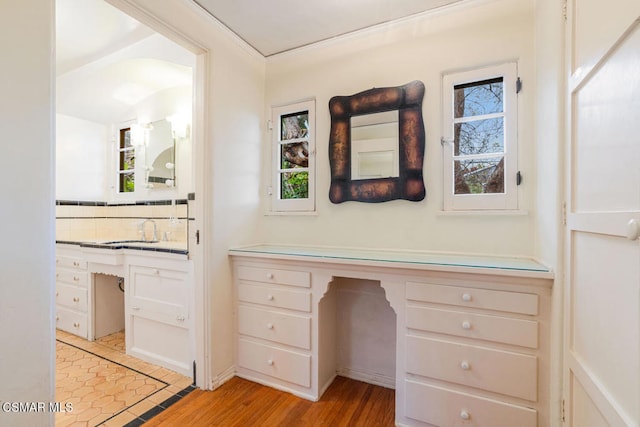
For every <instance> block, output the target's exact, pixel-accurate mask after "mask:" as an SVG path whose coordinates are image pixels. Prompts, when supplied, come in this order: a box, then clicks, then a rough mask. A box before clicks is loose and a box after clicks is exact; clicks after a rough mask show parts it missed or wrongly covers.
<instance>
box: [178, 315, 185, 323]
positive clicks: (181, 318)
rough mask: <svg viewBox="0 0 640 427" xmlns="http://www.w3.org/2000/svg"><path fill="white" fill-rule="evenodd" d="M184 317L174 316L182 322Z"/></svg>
mask: <svg viewBox="0 0 640 427" xmlns="http://www.w3.org/2000/svg"><path fill="white" fill-rule="evenodd" d="M184 319H185V317H184V316H176V320H177V321H179V322H184Z"/></svg>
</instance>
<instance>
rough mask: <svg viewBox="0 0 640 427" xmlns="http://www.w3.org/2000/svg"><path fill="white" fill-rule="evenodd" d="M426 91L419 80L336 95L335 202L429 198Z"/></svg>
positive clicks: (331, 141)
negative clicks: (425, 176)
mask: <svg viewBox="0 0 640 427" xmlns="http://www.w3.org/2000/svg"><path fill="white" fill-rule="evenodd" d="M424 91H425V89H424V84H423V83H422V82H421V81H417V80H416V81H413V82H411V83H407V84H406V85H403V86H396V87H386V88H373V89H369V90H366V91H364V92H360V93H357V94H355V95H351V96H334V97H333V98H331V100H330V101H329V112H330V114H331V134H330V136H329V163H330V166H331V187H330V189H329V199H330V200H331V202H333V203H342V202H346V201H359V202H369V203H376V202H386V201H389V200H395V199H405V200H410V201H416V202H417V201H420V200H423V199H424V197H425V194H426V192H425V187H424V180H423V176H422V168H423V162H424V144H425V131H424V122H423V119H422V99H423V98H424ZM396 112H397V113H396Z"/></svg>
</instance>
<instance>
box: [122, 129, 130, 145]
mask: <svg viewBox="0 0 640 427" xmlns="http://www.w3.org/2000/svg"><path fill="white" fill-rule="evenodd" d="M130 147H132V145H131V129H130V128H127V129H120V148H130Z"/></svg>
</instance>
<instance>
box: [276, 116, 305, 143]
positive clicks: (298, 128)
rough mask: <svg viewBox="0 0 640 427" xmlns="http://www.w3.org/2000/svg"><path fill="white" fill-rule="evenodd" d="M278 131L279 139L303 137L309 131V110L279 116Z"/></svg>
mask: <svg viewBox="0 0 640 427" xmlns="http://www.w3.org/2000/svg"><path fill="white" fill-rule="evenodd" d="M280 131H281V135H280V140H281V141H286V140H289V139H296V138H305V137H306V136H307V135H308V133H309V112H308V111H301V112H298V113H293V114H288V115H286V116H280Z"/></svg>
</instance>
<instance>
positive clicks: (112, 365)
mask: <svg viewBox="0 0 640 427" xmlns="http://www.w3.org/2000/svg"><path fill="white" fill-rule="evenodd" d="M192 382H193V381H192V379H191V378H189V377H185V376H183V375H181V374H178V373H176V372H173V371H170V370H168V369H165V368H161V367H158V366H155V365H152V364H150V363H147V362H144V361H142V360H140V359H136V358H134V357H131V356H128V355H127V354H125V352H124V332H118V333H115V334H112V335H109V336H106V337H104V338H100V339H98V340H95V341H93V342H90V341H87V340H85V339H83V338H80V337H77V336H75V335H72V334H68V333H66V332H63V331H57V332H56V402H60V404H61V405H62V407H63V408H64V407H65V405H70V407H72V408H73V410H72V411H69V412H59V413H57V414H56V427H80V426H82V427H92V426H105V427H122V426H127V427H130V426H131V427H133V426H139V425H141V424H143V423H144V421H148V420H149V419H150V418H151V417H153V416H154V415H156V414H158V413H159V412H161V411H162V410H163V409H165V408H166V407H168V406H169V405H171V404H173V403H175V402H176V401H178V400H179V399H180V398H181V397H183V396H184V395H186V394H187V393H189V392H190V391H191V390H193V389H194V387H193V386H192V385H191V384H192Z"/></svg>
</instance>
